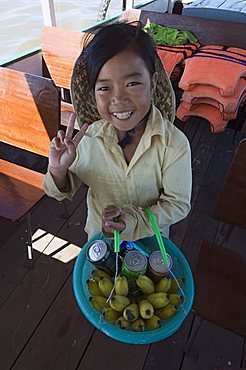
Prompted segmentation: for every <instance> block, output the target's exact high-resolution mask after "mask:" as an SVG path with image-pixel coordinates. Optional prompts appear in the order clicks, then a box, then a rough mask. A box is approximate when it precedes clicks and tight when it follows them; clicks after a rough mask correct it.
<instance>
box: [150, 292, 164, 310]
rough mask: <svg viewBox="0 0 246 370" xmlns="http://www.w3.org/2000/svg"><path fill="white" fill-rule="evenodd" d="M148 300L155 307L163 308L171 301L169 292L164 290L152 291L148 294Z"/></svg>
mask: <svg viewBox="0 0 246 370" xmlns="http://www.w3.org/2000/svg"><path fill="white" fill-rule="evenodd" d="M147 300H148V301H149V302H150V303H151V304H152V306H153V307H154V308H161V307H164V306H166V305H168V303H169V299H168V297H167V294H166V293H164V292H159V293H152V294H150V295H148V296H147Z"/></svg>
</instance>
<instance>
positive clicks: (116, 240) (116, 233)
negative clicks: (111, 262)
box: [113, 217, 120, 253]
mask: <svg viewBox="0 0 246 370" xmlns="http://www.w3.org/2000/svg"><path fill="white" fill-rule="evenodd" d="M113 221H114V222H119V217H114V218H113ZM114 252H115V253H118V252H120V232H119V230H114Z"/></svg>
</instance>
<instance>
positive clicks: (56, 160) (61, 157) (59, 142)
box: [49, 113, 88, 174]
mask: <svg viewBox="0 0 246 370" xmlns="http://www.w3.org/2000/svg"><path fill="white" fill-rule="evenodd" d="M75 120H76V115H75V113H72V114H71V115H70V117H69V122H68V125H67V129H66V132H64V131H63V130H59V131H58V133H57V136H56V137H54V138H53V140H52V141H51V143H50V151H49V169H50V171H51V172H52V173H54V174H56V173H57V174H58V173H66V172H67V170H68V168H69V167H70V166H71V164H72V163H73V161H74V160H75V157H76V148H77V146H78V144H79V142H80V140H81V139H82V138H83V136H84V135H85V132H86V130H87V129H88V124H87V123H85V124H83V126H82V127H81V129H80V130H79V131H78V133H77V134H76V135H75V136H74V137H73V130H74V124H75Z"/></svg>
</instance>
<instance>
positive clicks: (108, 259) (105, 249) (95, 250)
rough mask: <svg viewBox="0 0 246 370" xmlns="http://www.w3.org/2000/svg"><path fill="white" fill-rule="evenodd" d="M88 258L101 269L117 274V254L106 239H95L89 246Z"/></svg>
mask: <svg viewBox="0 0 246 370" xmlns="http://www.w3.org/2000/svg"><path fill="white" fill-rule="evenodd" d="M86 256H87V259H88V260H89V261H90V262H91V263H92V264H93V265H95V266H96V267H97V268H99V269H100V270H104V271H105V272H108V273H110V274H115V255H114V252H113V251H112V249H111V248H110V246H109V245H108V244H107V243H106V242H105V241H104V240H95V241H94V242H93V243H92V244H90V245H89V246H88V247H87V250H86Z"/></svg>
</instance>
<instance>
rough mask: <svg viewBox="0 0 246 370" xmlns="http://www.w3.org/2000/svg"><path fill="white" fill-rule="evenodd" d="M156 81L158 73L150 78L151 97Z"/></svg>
mask: <svg viewBox="0 0 246 370" xmlns="http://www.w3.org/2000/svg"><path fill="white" fill-rule="evenodd" d="M157 79H158V72H155V73H154V74H153V76H152V78H151V95H153V94H154V92H155V89H156V84H157Z"/></svg>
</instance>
